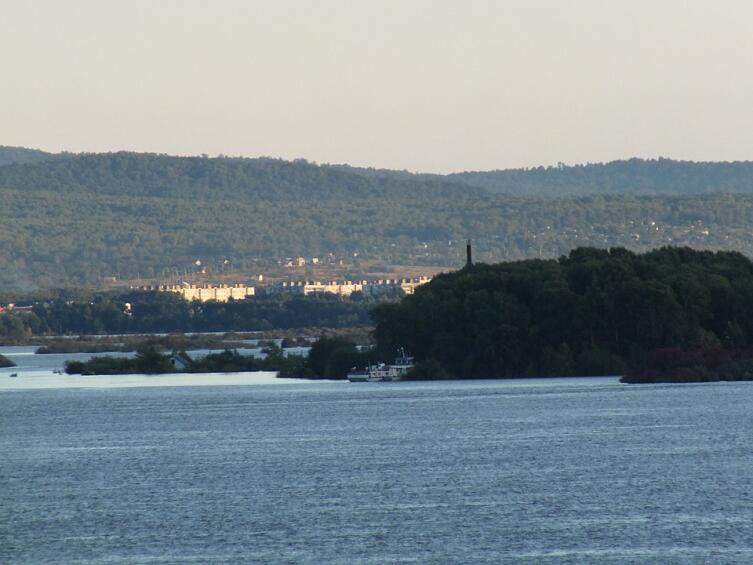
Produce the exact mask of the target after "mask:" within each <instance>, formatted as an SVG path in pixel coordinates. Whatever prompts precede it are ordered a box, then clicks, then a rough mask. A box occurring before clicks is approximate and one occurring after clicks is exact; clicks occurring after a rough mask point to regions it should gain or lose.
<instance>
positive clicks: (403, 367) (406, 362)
mask: <svg viewBox="0 0 753 565" xmlns="http://www.w3.org/2000/svg"><path fill="white" fill-rule="evenodd" d="M413 365H415V362H414V360H413V357H408V356H407V355H405V351H404V350H402V349H401V350H400V357H398V358H396V359H395V362H394V363H392V364H387V363H377V364H375V365H369V366H368V367H366V369H356V368H355V367H353V368H352V369H351V370H350V372H349V373H348V380H349V381H350V382H352V383H368V382H372V383H373V382H388V381H400V380H402V379H403V378H405V375H407V374H408V371H410V370H411V368H412V367H413Z"/></svg>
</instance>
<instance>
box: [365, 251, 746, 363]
mask: <svg viewBox="0 0 753 565" xmlns="http://www.w3.org/2000/svg"><path fill="white" fill-rule="evenodd" d="M373 317H374V319H375V322H376V330H375V337H376V339H377V342H378V346H379V349H380V350H381V352H382V353H383V355H389V354H390V353H391V352H394V351H396V350H397V349H398V348H400V347H405V348H406V349H407V350H408V351H410V352H411V353H412V354H414V355H415V356H416V358H417V359H419V360H422V361H426V360H429V359H431V360H435V361H438V364H439V366H441V367H442V368H444V369H445V370H447V371H449V372H450V373H451V374H454V375H456V376H462V377H522V376H568V375H605V374H622V373H623V371H624V370H625V368H626V367H628V368H630V367H633V368H637V370H641V369H642V368H644V367H645V366H646V363H648V361H647V359H649V358H650V356H651V355H654V354H655V353H656V351H657V350H659V351H665V352H666V351H674V352H679V353H673V356H674V357H675V358H678V359H680V358H681V359H680V360H681V361H682V359H685V360H687V359H688V358H690V357H688V356H687V355H683V354H682V352H687V351H690V352H695V353H694V354H696V355H706V354H707V353H708V352H713V354H714V357H715V358H716V359H718V360H719V361H718V362H717V361H715V363H716V365H720V364H721V363H722V361H725V360H726V361H729V360H731V359H735V358H741V357H742V358H744V359H750V358H751V357H753V355H751V354H750V352H749V350H750V347H751V346H753V262H751V261H750V260H749V259H747V258H745V257H744V256H742V255H740V254H739V253H731V252H718V253H712V252H702V251H694V250H692V249H688V248H662V249H659V250H655V251H651V252H649V253H645V254H635V253H632V252H630V251H628V250H626V249H623V248H613V249H611V250H610V251H607V250H600V249H592V248H580V249H576V250H574V251H573V252H571V253H570V254H569V255H568V256H563V257H561V258H560V259H559V260H525V261H518V262H510V263H500V264H496V265H486V264H477V265H474V266H472V267H471V268H465V269H463V270H461V271H457V272H454V273H450V274H445V275H441V276H439V277H437V278H435V279H434V280H433V281H432V282H431V283H429V284H427V285H425V286H423V287H421V288H419V289H417V291H416V293H415V294H414V295H412V296H408V297H405V298H404V299H403V300H402V301H401V302H400V303H395V304H384V305H380V306H378V307H377V308H376V309H375V310H374V312H373ZM725 351H726V352H727V353H724V352H725ZM720 352H721V353H722V354H723V355H720ZM740 352H746V353H745V354H744V355H742V354H741V353H740ZM725 355H726V357H725ZM664 356H665V357H666V355H664ZM692 362H693V363H695V364H699V365H702V367H701V369H702V370H705V369H706V368H708V366H709V363H708V362H705V361H704V362H701V361H698V360H694V361H692ZM675 368H677V367H675ZM751 368H753V365H751ZM690 369H694V368H693V367H690ZM747 370H748V369H747V368H746V371H747Z"/></svg>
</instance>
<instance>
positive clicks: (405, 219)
mask: <svg viewBox="0 0 753 565" xmlns="http://www.w3.org/2000/svg"><path fill="white" fill-rule="evenodd" d="M3 151H4V152H3ZM19 151H20V152H19ZM24 151H25V150H18V149H17V148H4V149H2V150H0V158H3V157H2V156H3V155H4V156H5V157H4V158H5V159H6V164H5V165H3V166H0V266H2V268H0V290H2V288H3V287H6V288H9V287H10V288H29V287H39V286H41V287H50V286H63V285H65V286H70V285H79V284H95V285H96V284H98V283H100V282H101V281H102V280H103V277H109V276H112V275H116V274H118V275H120V277H121V278H126V277H135V276H136V275H140V276H141V277H142V278H152V277H155V278H158V277H163V276H164V273H165V272H175V271H176V270H179V271H181V272H182V271H183V270H184V269H186V268H190V266H191V265H193V264H194V262H195V261H196V260H197V259H200V260H201V261H202V262H203V263H204V264H207V263H212V262H215V263H217V262H223V264H224V262H225V261H226V260H227V261H229V264H230V265H231V266H232V268H233V269H236V270H239V271H242V272H246V273H248V272H252V273H267V272H268V271H267V270H266V269H267V268H269V267H271V266H275V265H277V262H278V261H280V260H283V261H284V259H285V258H286V257H297V256H304V257H314V256H316V257H329V258H331V259H332V260H333V261H336V262H337V263H338V264H339V261H340V260H342V261H343V264H344V265H346V267H347V268H350V267H351V266H352V270H350V271H348V272H349V273H352V274H353V276H359V273H362V271H359V270H358V269H360V268H361V265H365V264H367V263H368V264H372V265H374V264H378V265H382V266H391V265H440V266H447V267H454V266H457V265H459V264H462V262H463V260H464V248H463V242H464V241H465V239H466V238H472V239H473V240H474V253H475V255H476V256H477V257H478V258H479V259H480V260H484V261H489V262H492V261H501V260H512V259H521V258H526V257H557V256H559V255H562V254H564V253H567V252H569V251H570V250H571V249H573V248H575V247H578V246H583V245H589V246H597V247H609V246H625V247H629V248H631V249H634V250H646V249H650V248H653V247H658V246H661V245H689V246H693V247H698V248H704V249H728V250H736V251H742V252H743V253H746V254H748V255H751V256H753V232H752V231H751V229H750V226H751V225H753V191H751V192H749V193H744V192H743V190H742V188H741V187H743V181H742V173H740V172H739V170H742V169H740V167H744V166H748V165H745V164H739V165H729V166H726V165H719V166H720V167H722V168H724V167H729V170H730V171H734V172H735V174H734V175H731V176H730V177H729V178H730V179H733V178H738V177H739V178H740V180H739V182H737V184H735V183H733V182H732V180H730V181H729V183H728V185H725V186H729V187H732V188H728V190H729V191H731V192H735V191H737V193H736V194H730V193H712V194H689V195H679V194H669V195H634V194H605V195H603V194H584V195H569V194H566V193H562V194H556V195H552V194H549V195H546V194H545V195H537V194H533V193H532V194H528V193H527V192H526V191H523V192H524V193H525V194H523V195H521V194H496V193H493V192H492V191H488V190H486V189H485V188H484V187H481V186H475V185H469V184H466V183H467V182H468V179H467V178H465V177H463V176H458V175H451V176H449V177H443V176H439V175H415V174H411V173H408V172H405V171H379V170H371V169H356V168H350V167H346V166H332V165H324V166H321V165H315V164H312V163H308V162H306V161H294V162H290V161H283V160H279V159H269V158H262V159H240V158H205V157H172V156H167V155H155V154H136V153H111V154H70V153H66V154H54V155H53V154H44V153H43V152H40V153H39V154H37V153H34V152H31V153H25V152H24ZM14 155H15V157H14ZM35 158H36V159H38V161H37V162H28V161H29V160H33V159H35ZM9 159H10V160H13V159H16V161H19V160H20V161H23V160H24V159H25V160H26V161H27V162H25V163H20V162H14V163H7V160H9ZM639 163H640V162H639ZM680 165H681V164H678V166H680ZM610 166H612V165H604V166H603V167H604V170H606V169H608V168H609V167H610ZM698 166H701V165H698ZM710 166H711V165H710ZM712 168H713V166H712ZM738 169H739V170H738ZM695 170H696V169H694V168H692V167H691V168H689V169H688V171H689V172H688V175H687V176H688V179H689V180H688V183H689V184H688V185H689V186H690V185H691V184H693V183H696V184H695V185H693V186H696V185H698V183H701V181H700V180H698V179H696V177H694V176H693V175H694V173H692V171H695ZM555 173H556V172H555ZM555 173H552V174H555ZM561 173H562V174H566V173H564V172H561ZM490 174H495V173H490ZM510 174H513V173H512V172H511V173H510ZM516 174H517V173H516ZM520 174H521V175H522V176H525V174H529V175H531V176H532V177H534V176H536V175H540V176H541V177H542V178H546V175H547V174H549V173H546V172H540V171H539V172H535V171H534V172H530V171H529V172H528V173H525V174H524V173H520ZM720 174H721V173H720ZM605 175H606V173H605ZM735 175H737V176H735ZM606 176H607V177H608V175H606ZM677 176H678V178H679V176H680V175H679V173H677ZM701 177H702V178H704V177H703V175H701ZM719 178H721V177H719ZM542 182H543V181H542ZM620 182H621V181H620ZM615 183H617V181H615ZM541 186H545V183H544V184H542V185H541ZM715 186H717V187H719V186H721V185H720V184H717V185H715ZM735 187H737V188H735ZM726 190H727V189H726ZM533 192H535V191H533ZM297 276H304V273H303V272H301V273H297Z"/></svg>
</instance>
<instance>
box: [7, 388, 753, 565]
mask: <svg viewBox="0 0 753 565" xmlns="http://www.w3.org/2000/svg"><path fill="white" fill-rule="evenodd" d="M184 377H188V376H185V375H184ZM193 377H197V376H193ZM193 377H191V378H193ZM199 377H202V378H204V379H212V378H215V377H221V376H217V375H215V376H212V375H201V376H199ZM0 378H3V379H6V380H7V376H2V377H0ZM35 378H38V379H50V378H52V377H49V376H44V375H37V376H36V377H35V376H33V375H32V376H28V375H27V376H19V377H18V378H14V379H10V380H12V381H14V382H16V384H15V385H14V386H13V387H9V386H6V387H4V389H3V390H0V453H1V454H2V457H0V497H1V499H0V562H2V563H14V564H15V563H48V562H50V563H181V564H183V563H256V562H258V563H317V564H318V563H342V564H351V563H356V564H357V563H369V564H372V563H504V562H514V563H519V562H523V563H526V562H528V563H605V562H606V563H646V562H648V563H735V562H737V563H750V562H753V449H751V447H752V446H751V441H752V440H751V438H753V383H719V384H702V385H651V386H636V385H632V386H631V385H621V384H619V383H618V382H617V380H616V379H613V378H596V379H550V380H544V379H542V380H520V381H451V382H435V383H359V384H351V383H341V382H338V383H319V382H295V383H290V382H285V383H279V382H277V381H275V380H274V379H271V378H267V379H263V378H262V379H260V378H258V376H256V377H254V376H247V378H248V379H250V380H249V381H247V383H246V384H240V385H237V386H212V382H210V383H207V382H202V383H197V382H195V381H191V380H186V381H184V382H183V384H204V385H205V386H179V385H180V384H181V383H180V382H172V381H171V382H169V383H168V384H171V385H172V386H151V387H145V386H143V383H142V382H141V381H138V379H136V378H135V377H122V379H125V380H124V381H120V385H119V384H118V382H117V381H115V382H111V381H106V380H105V381H100V382H99V383H97V382H94V381H91V380H89V381H86V380H83V381H75V380H74V383H75V384H76V385H77V387H76V388H70V387H69V385H70V382H71V381H60V383H66V384H65V385H64V386H66V387H68V388H61V387H62V386H63V385H62V384H61V387H56V386H55V382H56V381H54V380H48V381H47V384H46V385H45V386H34V385H33V383H32V381H33V379H35ZM56 378H59V379H71V378H73V379H78V378H81V377H70V376H67V375H64V376H62V377H61V376H56ZM154 378H156V377H153V379H154ZM172 378H174V379H176V378H177V379H179V378H180V376H178V377H172ZM110 379H116V377H110ZM128 379H130V380H128ZM254 379H257V380H254ZM123 382H127V383H129V384H127V385H123ZM149 382H150V383H151V384H152V385H154V381H149ZM219 382H223V381H219ZM248 382H255V383H258V384H248ZM261 383H267V384H261ZM157 384H159V383H157ZM225 384H232V383H225ZM121 385H123V386H121Z"/></svg>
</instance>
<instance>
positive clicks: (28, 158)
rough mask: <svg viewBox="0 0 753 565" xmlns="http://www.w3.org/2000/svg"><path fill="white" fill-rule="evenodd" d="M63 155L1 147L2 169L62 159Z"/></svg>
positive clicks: (0, 162) (0, 164) (22, 148)
mask: <svg viewBox="0 0 753 565" xmlns="http://www.w3.org/2000/svg"><path fill="white" fill-rule="evenodd" d="M61 156H62V154H55V153H47V152H45V151H40V150H39V149H27V148H25V147H8V146H3V145H0V167H2V166H3V165H10V164H12V163H39V162H40V161H49V160H50V159H56V158H59V157H61Z"/></svg>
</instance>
